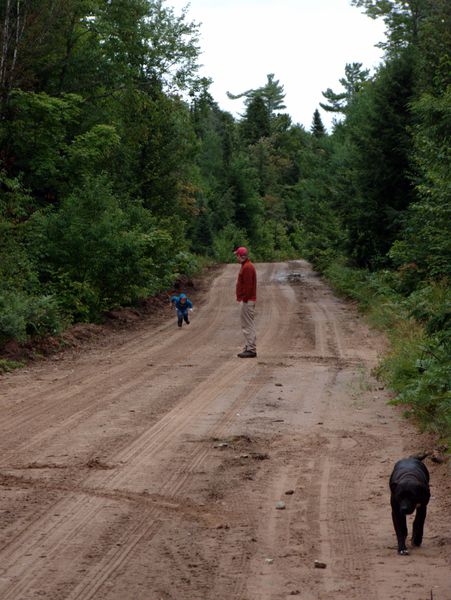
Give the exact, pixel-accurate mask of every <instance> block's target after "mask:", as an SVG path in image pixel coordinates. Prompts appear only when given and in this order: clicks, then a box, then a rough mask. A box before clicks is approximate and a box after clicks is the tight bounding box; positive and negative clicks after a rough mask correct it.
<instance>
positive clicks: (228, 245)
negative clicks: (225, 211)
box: [213, 223, 248, 263]
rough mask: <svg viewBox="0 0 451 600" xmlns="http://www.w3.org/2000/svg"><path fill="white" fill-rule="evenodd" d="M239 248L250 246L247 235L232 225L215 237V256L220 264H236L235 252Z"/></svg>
mask: <svg viewBox="0 0 451 600" xmlns="http://www.w3.org/2000/svg"><path fill="white" fill-rule="evenodd" d="M238 246H248V241H247V237H246V233H245V232H244V231H243V230H240V229H239V228H238V227H236V226H235V225H233V224H231V223H230V224H228V225H226V226H225V227H224V228H223V229H222V230H221V231H219V232H218V233H217V235H215V237H214V240H213V255H214V257H215V259H216V260H217V261H218V262H223V263H228V262H235V255H234V254H233V250H234V249H235V248H237V247H238Z"/></svg>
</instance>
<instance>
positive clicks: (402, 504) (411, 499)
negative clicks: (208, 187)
mask: <svg viewBox="0 0 451 600" xmlns="http://www.w3.org/2000/svg"><path fill="white" fill-rule="evenodd" d="M398 504H399V509H400V511H401V514H403V515H411V514H412V513H413V511H414V510H415V509H416V507H417V504H418V502H417V500H416V497H415V496H412V495H411V494H408V493H403V494H400V496H399V497H398Z"/></svg>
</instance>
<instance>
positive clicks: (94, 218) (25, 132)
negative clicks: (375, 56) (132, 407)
mask: <svg viewBox="0 0 451 600" xmlns="http://www.w3.org/2000/svg"><path fill="white" fill-rule="evenodd" d="M352 4H354V5H356V7H360V8H363V9H364V10H365V11H366V13H367V14H368V15H369V17H371V18H382V19H383V20H384V22H385V24H386V28H387V36H386V40H385V42H383V44H382V45H383V47H384V51H385V56H384V60H383V62H382V63H381V65H380V66H379V68H378V69H377V70H376V72H375V73H374V74H372V75H371V74H370V73H369V71H368V70H367V69H365V68H364V66H363V65H362V64H361V63H359V62H354V63H350V64H347V65H345V66H344V75H343V78H342V79H341V80H340V84H341V88H340V90H339V91H336V92H334V91H333V90H332V89H327V90H325V91H324V92H323V102H322V103H321V107H322V108H323V109H324V110H326V111H329V112H332V113H334V114H335V119H334V126H333V128H332V131H331V132H330V133H328V132H327V131H326V129H325V127H324V125H323V123H322V120H321V116H320V112H319V111H318V110H316V111H315V113H314V115H313V116H312V124H311V127H310V128H309V129H307V128H305V127H303V126H302V125H299V124H297V123H293V121H292V119H291V118H290V116H289V115H288V114H287V113H286V112H285V106H284V89H283V85H282V84H281V83H280V82H279V81H278V80H277V79H276V76H275V74H268V76H267V80H266V81H265V82H262V85H261V87H259V88H257V89H249V90H246V91H244V92H240V91H239V90H234V91H233V92H234V93H232V92H230V94H229V95H230V97H231V98H239V97H243V98H244V112H243V114H242V115H241V117H240V118H234V117H233V116H232V115H231V114H230V113H228V112H226V111H223V110H221V109H220V108H219V106H218V104H217V102H216V101H215V100H214V98H213V97H212V96H211V94H210V92H209V86H210V83H211V81H210V80H208V79H206V78H203V77H200V76H199V75H198V67H199V63H198V61H199V55H200V49H199V26H198V25H197V24H196V23H192V22H190V20H189V16H188V13H187V10H185V11H183V12H182V13H181V14H180V15H176V14H175V13H174V11H173V9H172V8H171V7H170V6H169V5H167V4H166V2H165V1H164V0H0V15H1V23H0V344H2V343H5V342H6V341H8V340H9V339H12V338H13V339H17V340H24V339H26V338H27V337H28V336H31V335H44V334H48V333H54V332H56V331H59V330H61V328H63V327H66V326H67V325H68V324H70V323H73V322H75V321H95V320H96V319H99V318H101V315H102V313H103V312H104V311H105V310H107V309H109V308H111V307H113V306H118V305H125V304H130V303H133V302H136V301H137V300H139V299H140V298H143V297H145V296H149V295H152V294H155V293H157V292H159V291H161V290H164V289H166V288H167V287H168V286H170V285H171V283H172V282H173V281H174V279H175V278H176V277H177V276H178V274H180V273H191V272H193V271H195V270H196V269H199V268H200V267H201V266H202V264H205V261H206V260H212V261H228V260H230V259H231V252H232V250H233V248H234V247H235V246H236V245H243V244H249V245H250V247H251V248H252V252H253V256H254V257H255V258H257V259H259V260H266V261H269V260H276V259H287V258H295V257H299V256H304V257H306V258H308V259H309V260H311V261H312V262H313V264H314V265H315V267H316V268H317V269H318V270H320V271H323V272H324V271H326V270H327V269H328V268H329V267H330V266H331V265H333V264H337V263H340V264H342V265H345V264H346V265H348V266H352V267H355V268H358V269H363V270H365V271H366V272H368V273H384V276H385V277H386V278H389V279H390V285H392V286H393V287H395V288H396V290H397V291H399V292H400V293H402V294H404V295H405V296H406V297H407V296H408V295H409V294H412V293H414V292H416V291H417V290H419V289H424V288H425V287H427V286H429V285H432V284H433V283H436V284H437V283H438V282H440V285H443V282H447V281H448V278H449V269H450V263H451V261H450V253H451V249H450V239H451V236H450V231H449V222H450V219H449V216H450V215H449V212H450V204H449V191H450V184H449V175H448V173H449V131H450V124H451V121H450V114H451V109H450V85H449V83H450V81H449V73H450V52H449V51H450V31H451V28H450V23H451V18H450V10H451V9H450V5H449V3H448V2H447V1H446V0H408V1H407V2H406V1H401V0H352ZM445 285H446V284H445ZM442 312H443V311H442ZM444 314H445V313H443V314H442V316H441V321H440V326H439V328H441V330H443V327H444V323H445V321H446V318H447V317H445V316H444ZM424 318H425V319H429V318H430V319H433V316H432V315H429V316H424ZM439 320H440V319H439ZM428 322H429V321H428ZM431 327H432V326H431ZM437 327H438V326H437Z"/></svg>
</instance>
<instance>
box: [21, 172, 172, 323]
mask: <svg viewBox="0 0 451 600" xmlns="http://www.w3.org/2000/svg"><path fill="white" fill-rule="evenodd" d="M138 214H139V216H138ZM166 225H170V222H168V223H167V224H166ZM30 230H31V233H30V237H31V239H32V240H33V243H34V245H35V247H37V248H38V256H39V264H38V265H37V266H38V267H39V269H40V276H41V278H42V279H43V281H46V282H47V284H48V285H49V287H50V289H52V291H55V292H56V293H58V294H61V297H62V298H64V299H65V308H66V310H67V309H70V311H71V312H72V314H75V315H76V316H77V318H82V317H83V316H84V315H85V316H86V317H88V318H96V317H97V316H98V315H99V313H100V312H101V311H103V310H105V309H106V308H108V307H110V306H112V305H116V304H121V303H130V302H133V301H134V300H136V299H137V298H139V297H142V296H144V295H147V294H150V293H155V292H157V291H159V290H160V289H161V288H162V287H164V286H165V285H169V284H170V282H171V279H172V277H173V276H174V273H175V272H176V269H177V266H178V265H177V259H176V257H177V253H178V251H180V250H183V247H182V248H177V247H176V242H177V239H176V236H175V235H174V234H175V233H176V231H175V230H174V231H173V232H171V231H169V230H168V229H167V228H163V227H161V226H159V225H158V224H157V222H156V220H155V219H154V218H152V217H151V216H150V214H149V213H148V212H147V211H145V209H143V208H140V207H138V206H134V207H133V208H132V209H130V210H126V209H123V208H121V206H120V203H119V201H118V200H117V199H116V198H115V196H114V195H113V193H112V190H111V186H110V184H109V183H108V182H107V181H106V179H105V178H104V177H97V178H95V179H94V178H88V179H86V180H85V181H84V182H83V185H82V186H81V187H80V188H79V189H76V190H74V192H73V193H72V194H71V195H70V196H69V197H68V198H67V199H66V200H65V201H64V202H63V203H62V205H61V207H60V209H59V210H58V211H52V212H40V213H36V214H35V215H34V217H33V219H32V221H31V223H30ZM174 257H175V258H174ZM74 311H76V312H74Z"/></svg>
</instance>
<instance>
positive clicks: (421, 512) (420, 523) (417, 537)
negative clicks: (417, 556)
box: [412, 504, 427, 546]
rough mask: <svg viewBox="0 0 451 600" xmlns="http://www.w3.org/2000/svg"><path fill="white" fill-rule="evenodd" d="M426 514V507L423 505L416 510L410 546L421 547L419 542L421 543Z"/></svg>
mask: <svg viewBox="0 0 451 600" xmlns="http://www.w3.org/2000/svg"><path fill="white" fill-rule="evenodd" d="M426 512H427V507H426V506H424V505H423V504H421V505H420V506H419V507H418V508H417V512H416V515H415V520H414V522H413V530H412V544H413V545H414V546H421V542H422V541H423V528H424V521H425V520H426Z"/></svg>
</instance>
